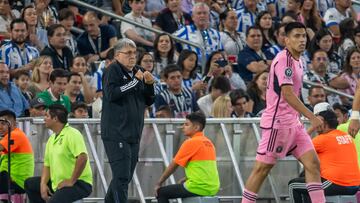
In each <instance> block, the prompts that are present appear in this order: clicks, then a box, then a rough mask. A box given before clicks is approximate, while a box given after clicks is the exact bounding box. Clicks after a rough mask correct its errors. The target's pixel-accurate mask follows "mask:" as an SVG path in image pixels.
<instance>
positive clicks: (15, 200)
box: [0, 193, 26, 203]
mask: <svg viewBox="0 0 360 203" xmlns="http://www.w3.org/2000/svg"><path fill="white" fill-rule="evenodd" d="M7 199H8V194H6V193H5V194H0V200H7ZM0 202H1V201H0ZM11 202H12V203H26V194H25V193H24V194H13V195H11Z"/></svg>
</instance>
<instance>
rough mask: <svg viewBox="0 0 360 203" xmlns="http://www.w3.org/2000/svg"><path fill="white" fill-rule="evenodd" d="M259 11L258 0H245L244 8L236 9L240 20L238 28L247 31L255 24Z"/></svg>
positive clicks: (240, 30)
mask: <svg viewBox="0 0 360 203" xmlns="http://www.w3.org/2000/svg"><path fill="white" fill-rule="evenodd" d="M258 12H259V11H258V9H257V7H256V1H254V0H244V8H243V9H240V10H237V11H236V13H237V17H238V20H239V24H238V28H237V30H238V31H239V32H243V33H245V32H246V31H247V30H248V29H249V27H251V26H254V25H255V20H256V17H257V14H258Z"/></svg>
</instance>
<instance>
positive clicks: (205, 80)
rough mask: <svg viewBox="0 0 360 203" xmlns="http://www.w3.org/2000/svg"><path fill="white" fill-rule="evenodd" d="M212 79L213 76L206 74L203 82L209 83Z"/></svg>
mask: <svg viewBox="0 0 360 203" xmlns="http://www.w3.org/2000/svg"><path fill="white" fill-rule="evenodd" d="M210 79H211V77H209V76H205V77H204V78H203V80H202V81H203V83H209V81H210Z"/></svg>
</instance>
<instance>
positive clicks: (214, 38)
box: [174, 24, 223, 63]
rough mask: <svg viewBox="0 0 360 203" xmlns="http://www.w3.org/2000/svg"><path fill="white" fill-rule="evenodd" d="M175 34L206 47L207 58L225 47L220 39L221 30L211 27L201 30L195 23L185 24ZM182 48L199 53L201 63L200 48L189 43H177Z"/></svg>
mask: <svg viewBox="0 0 360 203" xmlns="http://www.w3.org/2000/svg"><path fill="white" fill-rule="evenodd" d="M174 35H175V36H177V37H179V38H182V39H185V40H187V41H190V42H194V43H198V44H199V45H201V46H202V47H204V48H205V51H206V58H208V56H209V55H210V54H211V53H212V52H213V51H218V50H222V49H223V45H222V44H221V40H220V33H219V31H217V30H215V29H212V28H209V29H207V30H204V31H200V30H198V29H197V28H196V26H195V25H194V24H191V25H187V26H184V27H182V28H180V29H179V30H177V31H176V32H175V33H174ZM177 46H178V47H179V48H180V50H183V49H189V50H192V51H194V52H196V54H197V55H198V58H199V60H198V61H199V63H201V61H202V58H201V50H200V48H197V47H193V46H190V45H188V44H177Z"/></svg>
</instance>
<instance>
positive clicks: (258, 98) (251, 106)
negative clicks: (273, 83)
mask: <svg viewBox="0 0 360 203" xmlns="http://www.w3.org/2000/svg"><path fill="white" fill-rule="evenodd" d="M268 75H269V71H268V70H265V71H263V72H261V73H258V74H256V75H255V77H254V79H253V80H252V81H251V82H250V83H249V87H248V89H247V93H248V95H249V97H250V100H249V103H248V112H251V113H253V114H254V115H257V116H260V115H259V113H260V112H261V111H262V110H263V109H264V108H265V106H266V102H265V95H266V83H267V78H268Z"/></svg>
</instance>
